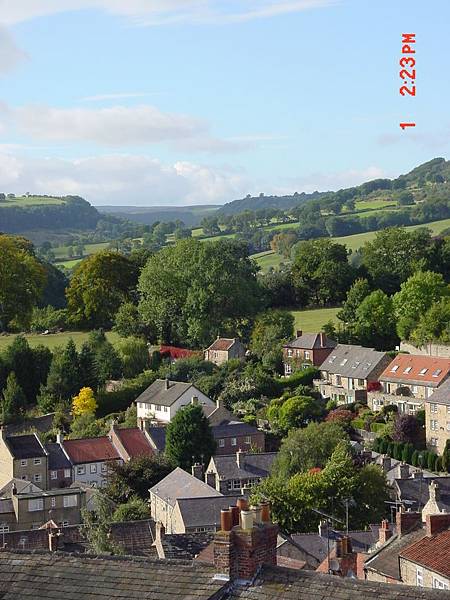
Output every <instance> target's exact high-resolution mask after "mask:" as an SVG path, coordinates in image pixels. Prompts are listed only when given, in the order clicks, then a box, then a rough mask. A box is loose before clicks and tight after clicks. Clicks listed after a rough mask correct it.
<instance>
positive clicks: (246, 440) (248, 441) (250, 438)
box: [245, 435, 252, 444]
mask: <svg viewBox="0 0 450 600" xmlns="http://www.w3.org/2000/svg"><path fill="white" fill-rule="evenodd" d="M245 443H246V444H251V443H252V437H251V435H246V436H245Z"/></svg>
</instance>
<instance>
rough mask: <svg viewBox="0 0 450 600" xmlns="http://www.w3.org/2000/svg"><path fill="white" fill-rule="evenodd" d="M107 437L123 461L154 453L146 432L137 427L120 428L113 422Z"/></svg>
mask: <svg viewBox="0 0 450 600" xmlns="http://www.w3.org/2000/svg"><path fill="white" fill-rule="evenodd" d="M108 438H109V440H110V441H111V443H112V445H113V446H114V448H115V449H116V450H117V452H118V453H119V455H120V458H121V459H122V460H123V461H124V462H128V461H129V460H131V459H132V458H138V457H139V456H152V455H153V454H154V450H153V447H152V445H151V443H150V440H149V438H148V436H147V434H146V432H145V431H143V430H141V429H139V428H138V427H126V428H123V429H121V428H119V427H117V425H116V424H115V423H113V424H112V425H111V429H110V430H109V433H108Z"/></svg>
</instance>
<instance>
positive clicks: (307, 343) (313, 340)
mask: <svg viewBox="0 0 450 600" xmlns="http://www.w3.org/2000/svg"><path fill="white" fill-rule="evenodd" d="M322 340H323V345H322V344H321V337H320V333H304V334H302V335H301V336H300V337H297V338H295V340H292V341H291V342H289V343H287V344H286V345H285V346H284V348H302V349H304V350H317V349H320V348H335V347H336V346H337V342H335V341H334V340H331V339H330V338H329V337H327V336H326V335H325V333H323V334H322Z"/></svg>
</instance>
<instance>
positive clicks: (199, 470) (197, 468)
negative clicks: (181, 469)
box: [191, 462, 203, 481]
mask: <svg viewBox="0 0 450 600" xmlns="http://www.w3.org/2000/svg"><path fill="white" fill-rule="evenodd" d="M191 472H192V476H193V477H195V478H196V479H200V480H201V481H203V465H202V464H200V463H198V462H196V463H194V464H193V465H192V467H191Z"/></svg>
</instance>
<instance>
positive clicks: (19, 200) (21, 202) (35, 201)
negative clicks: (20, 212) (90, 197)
mask: <svg viewBox="0 0 450 600" xmlns="http://www.w3.org/2000/svg"><path fill="white" fill-rule="evenodd" d="M43 204H53V205H55V204H56V205H58V204H65V202H64V200H61V198H44V197H42V196H36V197H28V196H17V197H16V198H7V199H6V200H4V201H3V202H0V208H7V207H8V206H13V207H16V208H17V207H19V206H42V205H43Z"/></svg>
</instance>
